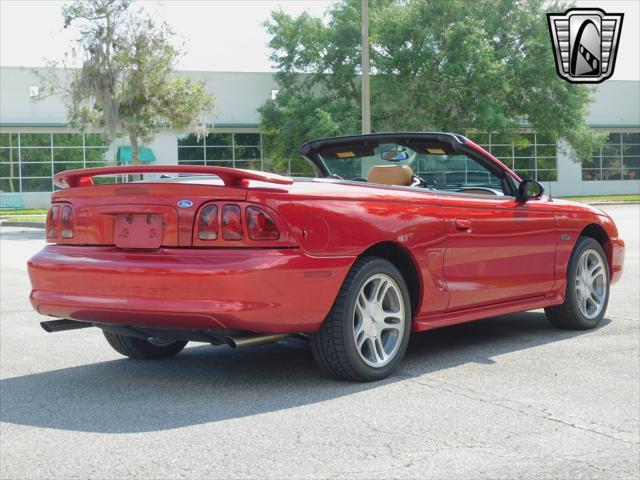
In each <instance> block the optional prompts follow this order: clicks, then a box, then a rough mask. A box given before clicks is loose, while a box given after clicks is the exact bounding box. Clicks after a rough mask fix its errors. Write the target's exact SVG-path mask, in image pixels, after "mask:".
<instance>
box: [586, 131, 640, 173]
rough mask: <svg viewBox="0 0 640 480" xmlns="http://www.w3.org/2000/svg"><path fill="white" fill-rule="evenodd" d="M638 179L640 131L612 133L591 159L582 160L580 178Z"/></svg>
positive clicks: (639, 169) (639, 171) (639, 168)
mask: <svg viewBox="0 0 640 480" xmlns="http://www.w3.org/2000/svg"><path fill="white" fill-rule="evenodd" d="M638 179H640V132H626V133H621V132H618V133H612V132H610V133H609V135H608V137H607V139H606V141H605V143H604V144H603V145H602V147H600V149H599V151H598V152H596V154H594V155H593V156H592V157H591V159H587V160H583V161H582V180H583V181H590V180H638Z"/></svg>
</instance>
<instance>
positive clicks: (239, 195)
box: [29, 133, 624, 381]
mask: <svg viewBox="0 0 640 480" xmlns="http://www.w3.org/2000/svg"><path fill="white" fill-rule="evenodd" d="M300 153H301V154H302V155H303V156H304V157H305V158H306V159H307V160H308V161H309V162H310V163H311V165H312V166H313V168H314V169H315V171H316V178H288V177H283V176H279V175H274V174H269V173H264V172H257V171H246V170H236V169H231V168H222V167H205V166H131V167H107V168H96V169H83V170H74V171H68V172H63V173H60V174H58V175H56V177H55V182H56V184H57V185H58V186H60V187H62V188H63V189H62V190H59V191H56V192H55V193H54V194H53V202H52V205H51V208H50V210H49V214H48V218H47V227H46V236H47V240H48V242H49V243H50V245H47V246H46V247H45V248H44V249H43V250H42V251H41V252H39V253H38V254H36V255H35V256H34V257H33V258H32V259H31V260H30V261H29V275H30V277H31V283H32V287H33V289H32V292H31V302H32V304H33V306H34V308H35V309H36V310H37V311H38V312H39V313H41V314H42V315H48V316H51V317H58V318H59V319H58V320H49V321H44V322H42V326H43V328H44V329H45V330H47V331H49V332H54V331H61V330H70V329H75V328H83V327H91V326H94V327H98V328H100V329H102V331H103V332H104V335H105V337H106V339H107V341H108V342H109V344H111V346H112V347H113V348H114V349H115V350H117V351H118V352H120V353H122V354H124V355H127V356H129V357H134V358H163V357H169V356H173V355H175V354H177V353H178V352H179V351H180V350H182V349H183V348H184V346H185V344H186V343H187V342H188V341H196V342H207V343H212V344H214V345H223V344H226V345H230V346H232V347H241V346H246V345H257V344H262V343H268V342H274V341H278V340H281V339H283V338H285V337H286V336H287V335H299V336H300V335H302V336H304V337H305V338H308V339H309V341H310V344H311V350H312V352H313V355H314V357H315V358H316V360H317V361H318V363H319V364H320V366H321V367H322V368H323V369H324V370H325V371H326V372H328V373H329V374H331V375H334V376H337V377H343V378H347V379H353V380H359V381H370V380H377V379H381V378H384V377H385V376H387V375H389V374H390V373H391V372H392V371H393V370H394V369H395V368H396V367H397V366H398V364H399V362H400V361H401V359H402V357H403V355H404V353H405V350H406V348H407V343H408V341H409V335H410V333H411V332H412V331H414V332H415V331H422V330H428V329H431V328H436V327H441V326H445V325H452V324H455V323H461V322H468V321H470V320H476V319H480V318H484V317H489V316H493V315H500V314H505V313H510V312H517V311H523V310H530V309H535V308H544V309H545V311H546V314H547V317H548V318H549V320H550V321H551V323H553V324H554V325H556V326H558V327H561V328H570V329H589V328H593V327H595V326H596V325H597V324H598V322H599V321H600V320H601V319H602V317H603V315H604V313H605V311H606V308H607V302H608V299H609V286H610V285H611V284H612V283H613V282H615V281H616V280H617V279H618V278H619V277H620V274H621V272H622V263H623V257H624V242H623V241H622V240H621V239H620V238H618V231H617V229H616V226H615V225H614V222H613V221H612V219H611V218H610V217H609V216H608V215H607V214H605V213H604V212H602V211H600V210H598V209H596V208H592V207H589V206H585V205H579V204H576V203H571V202H568V201H561V200H556V199H551V198H549V197H547V196H544V195H543V189H542V186H541V185H540V184H539V183H537V182H535V181H533V180H521V179H520V178H519V177H518V176H517V175H516V174H515V173H514V172H512V171H510V170H509V169H508V168H507V167H505V166H504V165H503V164H502V163H500V161H498V160H497V159H496V158H494V157H492V156H491V155H490V154H489V153H487V152H486V151H484V150H483V149H482V148H480V147H479V146H477V145H476V144H474V143H473V142H472V141H470V140H468V139H466V138H465V137H463V136H461V135H455V134H448V133H390V134H374V135H363V136H352V137H337V138H327V139H320V140H314V141H311V142H309V143H306V144H305V145H303V146H302V148H301V150H300ZM159 173H171V174H173V176H167V175H163V176H162V177H160V176H159ZM120 174H122V175H131V174H138V175H140V174H146V177H145V180H142V181H137V182H131V183H112V184H105V183H103V182H101V183H99V184H95V185H94V180H93V179H94V177H97V176H101V175H111V176H113V175H120ZM150 177H154V178H155V177H157V178H155V179H151V178H150Z"/></svg>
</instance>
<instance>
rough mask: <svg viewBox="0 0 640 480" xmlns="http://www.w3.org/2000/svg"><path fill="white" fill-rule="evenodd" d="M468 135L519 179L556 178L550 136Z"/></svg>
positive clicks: (538, 134)
mask: <svg viewBox="0 0 640 480" xmlns="http://www.w3.org/2000/svg"><path fill="white" fill-rule="evenodd" d="M467 136H468V137H469V138H470V139H472V140H473V141H474V142H475V143H477V144H478V145H480V146H481V147H482V148H484V149H485V150H487V151H488V152H490V153H491V154H492V155H493V156H494V157H496V158H498V159H499V160H500V161H501V162H502V163H504V164H505V165H506V166H507V167H509V168H510V169H512V170H513V171H515V172H516V173H517V174H518V175H519V176H520V177H521V178H529V179H533V180H538V181H544V182H555V181H557V180H558V163H557V159H556V143H557V142H556V138H555V137H553V136H550V135H545V134H541V133H536V132H504V133H496V132H493V133H486V132H470V133H468V135H467Z"/></svg>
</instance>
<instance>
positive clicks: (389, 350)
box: [353, 273, 405, 368]
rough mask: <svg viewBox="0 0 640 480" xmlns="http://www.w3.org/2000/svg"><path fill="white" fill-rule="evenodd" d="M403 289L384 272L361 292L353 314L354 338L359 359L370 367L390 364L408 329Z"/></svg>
mask: <svg viewBox="0 0 640 480" xmlns="http://www.w3.org/2000/svg"><path fill="white" fill-rule="evenodd" d="M404 315H405V311H404V301H403V300H402V293H401V292H400V287H399V286H398V284H397V283H396V282H395V280H394V279H393V278H391V277H390V276H389V275H386V274H384V273H378V274H376V275H372V276H371V277H369V279H368V280H367V281H366V283H365V284H364V285H363V286H362V288H361V289H360V292H359V293H358V298H357V301H356V304H355V308H354V311H353V338H354V340H355V342H356V348H357V349H358V353H359V354H360V358H362V360H363V361H364V362H365V363H366V364H367V365H370V366H371V367H374V368H380V367H384V366H385V365H386V364H387V363H389V362H390V361H391V360H392V359H393V357H394V356H395V354H396V352H397V351H398V349H399V348H400V345H401V343H402V334H403V333H404V328H405V318H404Z"/></svg>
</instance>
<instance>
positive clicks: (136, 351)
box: [102, 330, 187, 359]
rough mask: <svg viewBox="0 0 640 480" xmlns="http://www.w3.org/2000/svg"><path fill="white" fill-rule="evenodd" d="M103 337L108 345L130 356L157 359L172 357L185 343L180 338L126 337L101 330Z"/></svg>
mask: <svg viewBox="0 0 640 480" xmlns="http://www.w3.org/2000/svg"><path fill="white" fill-rule="evenodd" d="M102 333H104V337H105V338H106V339H107V342H109V345H111V347H112V348H113V349H114V350H115V351H116V352H118V353H120V354H122V355H124V356H126V357H131V358H141V359H159V358H167V357H173V356H174V355H176V354H178V353H179V352H180V351H181V350H182V349H183V348H184V347H185V345H186V344H187V342H184V341H180V340H170V339H162V338H156V337H153V338H149V339H147V340H145V339H143V338H137V337H127V336H125V335H119V334H117V333H112V332H108V331H106V330H103V331H102Z"/></svg>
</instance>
